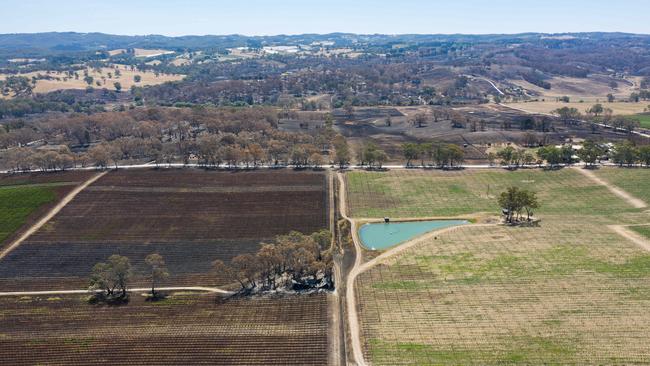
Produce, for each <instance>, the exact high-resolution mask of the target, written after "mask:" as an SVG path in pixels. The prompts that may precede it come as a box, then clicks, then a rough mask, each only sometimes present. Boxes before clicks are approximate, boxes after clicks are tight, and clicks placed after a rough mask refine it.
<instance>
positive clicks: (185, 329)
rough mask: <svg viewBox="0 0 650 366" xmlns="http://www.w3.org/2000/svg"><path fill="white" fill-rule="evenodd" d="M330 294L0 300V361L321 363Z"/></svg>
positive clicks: (325, 351) (324, 354) (325, 348)
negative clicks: (108, 302)
mask: <svg viewBox="0 0 650 366" xmlns="http://www.w3.org/2000/svg"><path fill="white" fill-rule="evenodd" d="M326 296H327V295H325V294H315V295H302V296H285V297H281V298H253V299H242V298H231V299H223V298H217V299H215V296H214V295H198V294H189V293H176V294H171V296H169V297H168V298H167V299H165V300H162V301H158V302H146V301H144V298H143V297H142V296H137V295H134V296H132V298H131V301H130V302H129V304H127V305H123V306H96V305H89V304H87V303H86V301H85V299H84V297H83V296H65V297H54V296H52V297H21V298H17V297H7V298H0V306H1V307H2V309H3V311H2V316H1V317H0V329H2V333H3V337H1V338H0V359H2V360H3V362H4V363H6V364H10V365H34V364H57V365H61V364H70V365H74V364H89V363H91V364H101V363H110V364H116V365H196V364H210V365H325V364H327V361H328V346H327V344H328V339H327V326H328V312H327V297H326Z"/></svg>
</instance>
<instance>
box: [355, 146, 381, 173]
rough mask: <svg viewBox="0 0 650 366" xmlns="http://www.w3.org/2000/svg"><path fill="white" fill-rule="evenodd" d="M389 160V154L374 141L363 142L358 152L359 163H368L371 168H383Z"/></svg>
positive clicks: (362, 164) (363, 164)
mask: <svg viewBox="0 0 650 366" xmlns="http://www.w3.org/2000/svg"><path fill="white" fill-rule="evenodd" d="M387 160H388V155H387V154H386V152H385V151H384V150H382V149H380V148H379V147H378V146H377V144H375V143H374V142H368V143H366V144H363V145H362V146H361V147H360V149H359V151H358V152H357V161H358V162H359V165H361V166H365V165H367V166H368V167H369V168H370V169H373V168H376V169H382V167H383V165H384V164H385V163H386V161H387Z"/></svg>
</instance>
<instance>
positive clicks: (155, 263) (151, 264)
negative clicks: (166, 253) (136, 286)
mask: <svg viewBox="0 0 650 366" xmlns="http://www.w3.org/2000/svg"><path fill="white" fill-rule="evenodd" d="M144 262H145V264H146V265H147V269H148V271H149V276H150V278H151V297H150V299H152V300H156V299H158V298H160V297H161V296H160V293H158V292H156V284H157V283H158V282H159V281H162V280H164V279H165V278H167V277H169V272H168V271H167V265H166V264H165V259H164V258H163V257H162V256H161V255H160V254H158V253H151V254H149V255H148V256H147V257H146V258H145V259H144Z"/></svg>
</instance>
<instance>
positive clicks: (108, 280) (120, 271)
mask: <svg viewBox="0 0 650 366" xmlns="http://www.w3.org/2000/svg"><path fill="white" fill-rule="evenodd" d="M145 266H146V269H147V276H148V277H149V279H150V280H151V296H150V297H149V299H152V300H157V299H159V298H161V294H160V293H158V292H157V291H156V286H157V284H158V283H159V282H160V281H161V280H163V279H165V278H167V277H168V276H169V272H168V271H167V266H166V265H165V260H164V259H163V257H162V256H161V255H160V254H158V253H152V254H149V255H148V256H147V257H146V258H145ZM133 275H134V271H133V267H132V266H131V261H130V260H129V258H127V257H124V256H121V255H117V254H114V255H111V256H110V257H108V260H107V261H106V262H100V263H97V264H95V266H94V267H93V269H92V271H91V273H90V281H89V288H88V289H89V290H90V291H93V292H94V294H93V296H92V297H91V298H90V302H91V303H98V302H103V303H109V304H121V303H126V302H128V301H129V294H128V286H129V282H130V281H131V279H132V278H133Z"/></svg>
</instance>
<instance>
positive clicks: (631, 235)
mask: <svg viewBox="0 0 650 366" xmlns="http://www.w3.org/2000/svg"><path fill="white" fill-rule="evenodd" d="M608 227H609V228H610V229H611V230H612V231H614V232H616V233H617V234H618V235H620V236H622V237H624V238H626V239H628V240H630V241H631V242H633V243H634V244H636V245H638V246H640V247H641V248H643V249H645V250H647V251H649V252H650V241H648V239H646V238H644V237H643V236H642V235H639V234H637V233H635V232H633V231H631V230H630V229H628V228H627V227H626V226H624V225H609V226H608Z"/></svg>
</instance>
